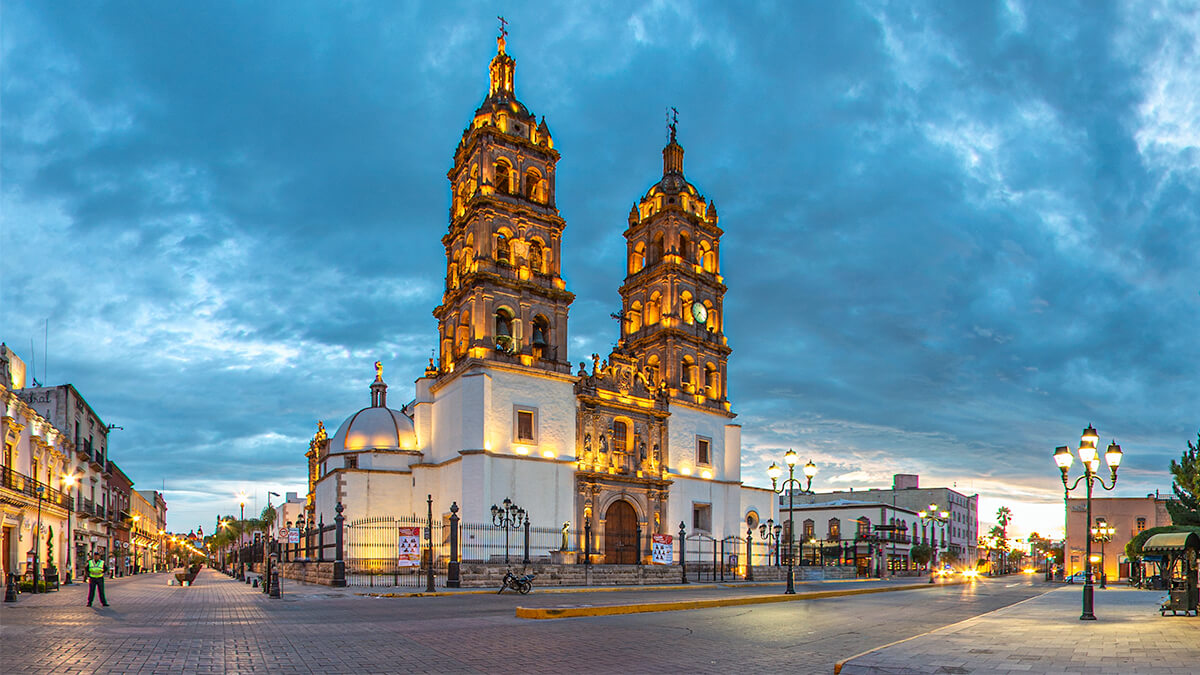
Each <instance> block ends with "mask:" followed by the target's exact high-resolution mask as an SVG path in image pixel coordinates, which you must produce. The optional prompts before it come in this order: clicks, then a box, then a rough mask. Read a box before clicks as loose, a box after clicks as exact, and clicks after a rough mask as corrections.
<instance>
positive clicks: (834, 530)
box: [828, 518, 842, 540]
mask: <svg viewBox="0 0 1200 675" xmlns="http://www.w3.org/2000/svg"><path fill="white" fill-rule="evenodd" d="M828 538H829V539H833V540H837V539H841V538H842V521H840V520H838V519H837V518H830V519H829V537H828Z"/></svg>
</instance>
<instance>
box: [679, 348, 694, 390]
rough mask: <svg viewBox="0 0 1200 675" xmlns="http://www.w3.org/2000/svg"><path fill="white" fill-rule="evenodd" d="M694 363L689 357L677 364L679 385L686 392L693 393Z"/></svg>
mask: <svg viewBox="0 0 1200 675" xmlns="http://www.w3.org/2000/svg"><path fill="white" fill-rule="evenodd" d="M695 370H696V361H695V359H693V358H692V357H690V356H685V357H683V360H682V361H680V363H679V385H680V389H683V390H684V391H686V392H691V391H693V388H694V383H695V381H696V373H695Z"/></svg>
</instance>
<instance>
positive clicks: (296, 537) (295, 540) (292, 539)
mask: <svg viewBox="0 0 1200 675" xmlns="http://www.w3.org/2000/svg"><path fill="white" fill-rule="evenodd" d="M287 537H288V540H287V541H288V543H289V544H299V543H300V528H298V527H289V528H288V535H287Z"/></svg>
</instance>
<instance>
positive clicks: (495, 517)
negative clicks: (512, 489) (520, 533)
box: [492, 497, 525, 565]
mask: <svg viewBox="0 0 1200 675" xmlns="http://www.w3.org/2000/svg"><path fill="white" fill-rule="evenodd" d="M503 504H504V506H503V507H499V506H496V505H495V504H492V524H493V525H495V526H496V527H502V528H504V564H505V565H507V564H508V532H509V530H511V529H512V528H514V527H520V526H521V523H523V522H525V509H523V508H521V507H519V506H517V505H516V504H514V503H513V501H512V500H511V499H509V498H508V497H505V498H504V502H503Z"/></svg>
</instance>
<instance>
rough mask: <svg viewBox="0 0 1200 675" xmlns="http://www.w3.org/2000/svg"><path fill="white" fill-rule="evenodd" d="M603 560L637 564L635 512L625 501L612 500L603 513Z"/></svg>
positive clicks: (611, 562) (612, 562)
mask: <svg viewBox="0 0 1200 675" xmlns="http://www.w3.org/2000/svg"><path fill="white" fill-rule="evenodd" d="M604 562H606V563H608V564H610V565H634V564H637V513H636V512H635V511H634V510H633V506H632V505H631V504H630V503H629V502H627V501H624V500H620V501H615V502H613V504H612V506H609V507H608V513H606V514H605V515H604Z"/></svg>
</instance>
